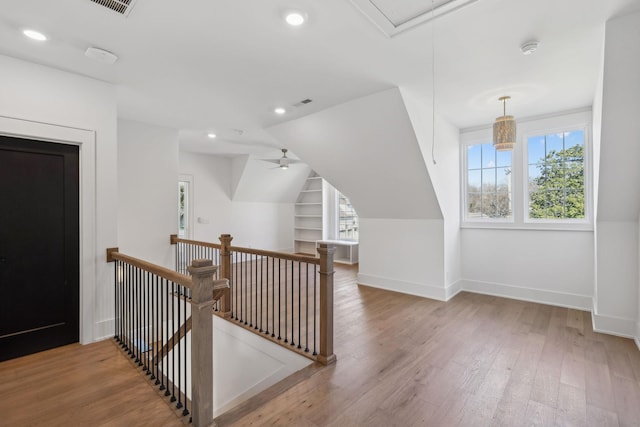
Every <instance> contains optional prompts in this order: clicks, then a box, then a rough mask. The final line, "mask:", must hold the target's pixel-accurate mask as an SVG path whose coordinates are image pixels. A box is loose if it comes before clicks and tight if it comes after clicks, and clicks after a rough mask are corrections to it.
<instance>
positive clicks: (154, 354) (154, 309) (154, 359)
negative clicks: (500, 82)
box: [150, 274, 158, 385]
mask: <svg viewBox="0 0 640 427" xmlns="http://www.w3.org/2000/svg"><path fill="white" fill-rule="evenodd" d="M157 285H158V276H156V275H155V274H154V275H153V277H152V280H151V323H152V324H153V332H152V333H151V339H152V340H153V345H152V346H151V377H150V379H151V380H155V384H156V385H158V377H157V375H156V374H157V373H158V299H157V296H158V295H157V289H156V288H157Z"/></svg>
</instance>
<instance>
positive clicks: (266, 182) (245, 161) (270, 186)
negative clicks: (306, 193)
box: [231, 156, 311, 203]
mask: <svg viewBox="0 0 640 427" xmlns="http://www.w3.org/2000/svg"><path fill="white" fill-rule="evenodd" d="M310 171H311V169H309V167H308V166H307V165H305V164H299V163H297V164H294V165H291V166H290V167H289V169H287V170H281V169H280V168H278V166H277V165H275V164H273V163H269V162H265V161H262V160H260V159H257V158H253V157H250V156H240V157H237V158H234V159H233V160H232V162H231V200H233V201H235V202H272V203H294V202H295V201H296V199H297V197H298V194H299V193H300V190H301V189H302V187H303V186H304V183H305V181H306V179H307V176H309V172H310Z"/></svg>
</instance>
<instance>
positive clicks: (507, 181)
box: [496, 168, 511, 191]
mask: <svg viewBox="0 0 640 427" xmlns="http://www.w3.org/2000/svg"><path fill="white" fill-rule="evenodd" d="M496 184H497V189H498V191H510V190H511V168H498V170H497V183H496Z"/></svg>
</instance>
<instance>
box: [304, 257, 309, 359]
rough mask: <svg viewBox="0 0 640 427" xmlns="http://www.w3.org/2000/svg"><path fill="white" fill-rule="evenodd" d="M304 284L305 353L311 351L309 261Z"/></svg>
mask: <svg viewBox="0 0 640 427" xmlns="http://www.w3.org/2000/svg"><path fill="white" fill-rule="evenodd" d="M304 286H305V293H304V299H305V304H304V307H305V315H304V319H305V320H304V321H305V327H304V333H305V338H304V352H305V353H309V263H307V274H306V276H305V281H304Z"/></svg>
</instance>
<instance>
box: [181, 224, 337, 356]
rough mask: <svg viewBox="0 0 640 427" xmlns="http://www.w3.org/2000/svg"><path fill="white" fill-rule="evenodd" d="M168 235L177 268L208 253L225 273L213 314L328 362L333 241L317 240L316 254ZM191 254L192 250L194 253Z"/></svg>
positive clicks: (226, 238) (225, 238) (222, 239)
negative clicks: (224, 285) (226, 283)
mask: <svg viewBox="0 0 640 427" xmlns="http://www.w3.org/2000/svg"><path fill="white" fill-rule="evenodd" d="M232 240H233V237H231V235H229V234H223V235H221V236H220V244H217V243H210V242H201V241H197V240H189V239H181V238H178V237H177V236H176V235H172V236H171V237H170V242H171V244H174V245H177V246H176V269H178V270H179V269H180V268H181V265H184V264H186V263H188V262H189V259H190V257H191V256H202V255H204V256H207V257H208V258H209V257H210V259H211V260H212V262H213V263H214V264H218V265H220V271H219V274H220V277H222V278H225V279H228V280H229V283H230V288H229V289H227V290H225V291H224V296H223V297H222V298H221V300H220V305H219V306H216V310H217V314H219V315H221V316H222V317H225V318H226V319H227V320H231V321H234V323H235V324H237V325H239V326H242V327H244V328H245V329H248V330H250V331H252V332H254V333H256V334H259V335H261V336H262V337H264V338H267V339H270V340H271V341H273V342H276V343H277V344H280V345H282V346H285V347H287V348H289V349H291V350H294V351H296V352H298V353H300V354H302V355H304V356H306V357H308V358H310V359H312V360H316V361H318V362H320V363H323V364H330V363H333V362H334V361H335V360H336V356H335V354H334V352H333V275H334V269H333V254H334V252H335V248H334V247H333V245H330V244H325V243H320V244H319V246H318V255H319V257H317V258H316V257H310V256H303V255H297V254H289V253H284V252H274V251H265V250H260V249H253V248H244V247H239V246H232V245H231V241H232ZM192 254H193V255H192Z"/></svg>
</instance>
